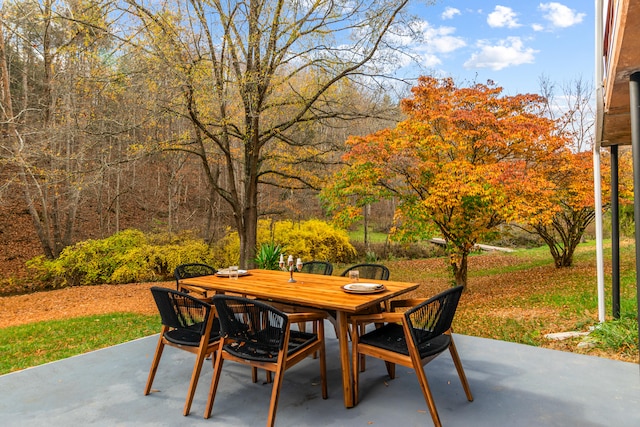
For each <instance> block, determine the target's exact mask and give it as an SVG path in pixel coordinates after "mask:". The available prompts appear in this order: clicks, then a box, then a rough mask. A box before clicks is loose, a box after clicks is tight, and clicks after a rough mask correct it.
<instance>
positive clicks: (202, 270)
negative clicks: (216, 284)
mask: <svg viewBox="0 0 640 427" xmlns="http://www.w3.org/2000/svg"><path fill="white" fill-rule="evenodd" d="M216 272H217V270H216V269H215V268H213V267H211V266H210V265H207V264H200V263H190V264H180V265H179V266H177V267H176V269H175V270H173V277H175V279H176V286H178V281H180V280H182V279H190V278H191V277H200V276H209V275H212V274H216Z"/></svg>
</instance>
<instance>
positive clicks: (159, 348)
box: [144, 328, 164, 396]
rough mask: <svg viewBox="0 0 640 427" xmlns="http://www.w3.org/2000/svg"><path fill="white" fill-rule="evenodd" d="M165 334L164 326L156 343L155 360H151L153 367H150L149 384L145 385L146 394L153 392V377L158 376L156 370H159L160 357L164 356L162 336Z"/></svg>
mask: <svg viewBox="0 0 640 427" xmlns="http://www.w3.org/2000/svg"><path fill="white" fill-rule="evenodd" d="M163 335H164V328H163V330H162V332H161V333H160V338H158V344H157V345H156V352H155V354H154V355H153V361H152V362H151V368H150V369H149V376H148V377H147V384H146V386H145V387H144V395H145V396H146V395H148V394H149V393H150V392H151V386H152V384H153V379H154V378H155V377H156V372H157V371H158V365H159V364H160V358H161V357H162V350H164V341H163V340H162V337H163Z"/></svg>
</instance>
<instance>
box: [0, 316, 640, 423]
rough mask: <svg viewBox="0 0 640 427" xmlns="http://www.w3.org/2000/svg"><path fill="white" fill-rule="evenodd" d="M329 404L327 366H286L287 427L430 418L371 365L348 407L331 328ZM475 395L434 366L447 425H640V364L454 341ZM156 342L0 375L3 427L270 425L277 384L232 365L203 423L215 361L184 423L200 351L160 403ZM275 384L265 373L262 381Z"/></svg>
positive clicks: (405, 376)
mask: <svg viewBox="0 0 640 427" xmlns="http://www.w3.org/2000/svg"><path fill="white" fill-rule="evenodd" d="M326 331H327V333H328V335H329V336H328V337H327V365H328V379H329V399H328V400H322V398H321V396H320V390H319V388H320V387H319V385H318V380H319V367H318V363H317V360H312V359H309V360H307V361H304V362H303V363H300V364H299V365H297V366H296V367H294V368H292V369H291V370H289V371H287V373H286V374H285V381H284V384H283V388H282V393H281V399H280V404H279V407H278V414H277V418H276V425H278V426H327V425H330V426H368V425H378V426H424V425H432V422H431V417H430V415H429V413H428V411H427V409H426V404H425V402H424V399H423V397H422V393H421V391H420V388H419V386H418V382H417V380H416V378H415V376H414V373H413V371H411V370H410V369H406V368H402V367H398V369H397V375H396V379H395V380H389V379H388V377H387V376H386V370H385V368H384V364H383V363H382V362H381V361H378V360H374V359H368V363H367V371H366V372H365V373H363V374H362V375H361V389H360V390H361V392H360V394H361V401H360V404H359V405H358V406H356V407H355V408H352V409H345V407H344V405H343V401H342V389H341V379H340V368H339V359H338V342H337V340H336V339H335V336H334V335H332V334H333V328H332V327H331V325H329V324H327V327H326ZM455 339H456V344H457V346H458V350H459V352H460V357H461V358H462V363H463V365H464V368H465V371H466V373H467V377H468V379H469V383H470V385H471V390H472V392H473V394H474V398H475V400H474V401H473V402H468V401H467V400H466V398H465V396H464V392H463V390H462V386H461V385H460V382H459V380H458V377H457V375H456V372H455V368H454V367H453V363H452V361H451V358H450V357H449V354H448V352H445V353H443V354H442V355H441V356H440V357H438V358H437V359H436V360H434V361H433V362H431V363H430V364H428V365H427V377H428V378H429V381H430V385H431V389H432V391H433V395H434V398H435V400H436V405H437V407H438V410H439V412H440V418H441V420H442V423H443V424H444V425H445V426H488V427H489V426H490V427H496V426H580V427H591V426H603V427H604V426H606V427H611V426H629V427H631V426H640V369H639V367H638V365H637V364H633V363H625V362H617V361H613V360H608V359H602V358H598V357H592V356H583V355H577V354H572V353H566V352H560V351H553V350H547V349H541V348H536V347H530V346H525V345H519V344H512V343H507V342H502V341H494V340H487V339H482V338H475V337H469V336H462V335H455ZM156 340H157V335H156V336H151V337H147V338H143V339H139V340H136V341H132V342H128V343H125V344H121V345H118V346H115V347H110V348H106V349H103V350H99V351H95V352H92V353H87V354H84V355H81V356H76V357H72V358H69V359H65V360H61V361H58V362H54V363H49V364H47V365H43V366H38V367H35V368H30V369H26V370H23V371H19V372H15V373H11V374H7V375H3V376H0V390H2V398H1V399H0V425H2V426H21V427H23V426H81V425H95V426H128V425H136V426H144V425H149V426H151V425H153V426H176V425H185V426H252V427H253V426H260V425H263V424H264V423H265V422H266V416H267V411H268V407H269V398H270V390H271V387H270V385H269V384H262V383H258V384H253V383H251V378H250V371H249V369H248V368H247V367H244V366H240V365H237V364H234V363H227V364H225V368H224V377H223V378H222V379H221V383H220V390H219V394H218V396H217V398H216V402H215V406H214V409H213V414H212V417H211V418H210V419H208V420H205V419H203V417H202V414H203V411H204V407H205V403H206V397H207V393H208V389H209V383H210V380H211V372H212V367H211V364H210V363H208V362H207V363H206V364H205V366H204V368H203V372H202V375H201V377H200V382H199V385H198V390H197V391H196V396H195V399H194V402H193V405H192V408H191V414H190V415H189V416H188V417H184V416H182V407H183V405H184V399H185V396H186V390H187V385H188V382H189V377H190V372H191V369H192V367H193V357H194V356H193V355H191V354H189V353H187V352H184V351H180V350H176V349H173V348H167V349H165V354H164V357H163V359H162V361H161V362H160V367H159V370H158V374H157V376H156V380H155V382H154V386H153V388H154V389H155V390H157V391H156V392H154V393H152V394H151V395H149V396H143V394H142V391H143V389H144V384H145V381H146V378H147V374H148V370H149V366H150V364H151V357H152V356H153V352H154V349H155V345H156ZM263 378H264V376H263Z"/></svg>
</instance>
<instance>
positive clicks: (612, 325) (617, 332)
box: [587, 314, 638, 355]
mask: <svg viewBox="0 0 640 427" xmlns="http://www.w3.org/2000/svg"><path fill="white" fill-rule="evenodd" d="M587 341H590V342H592V343H594V344H595V345H596V347H599V348H602V349H605V350H613V351H617V352H620V353H622V354H629V355H631V354H635V353H637V352H638V345H637V343H638V319H637V318H636V315H635V314H627V315H624V316H621V317H620V319H614V320H609V321H607V322H604V323H601V324H599V325H598V326H597V327H596V328H595V329H594V330H593V332H591V334H590V335H589V338H588V339H587Z"/></svg>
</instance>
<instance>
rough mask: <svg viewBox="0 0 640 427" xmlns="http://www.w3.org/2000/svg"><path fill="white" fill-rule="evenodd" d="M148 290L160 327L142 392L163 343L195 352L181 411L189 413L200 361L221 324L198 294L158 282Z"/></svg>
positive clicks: (214, 346) (150, 380) (155, 367)
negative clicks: (158, 284)
mask: <svg viewBox="0 0 640 427" xmlns="http://www.w3.org/2000/svg"><path fill="white" fill-rule="evenodd" d="M151 293H152V294H153V299H154V300H155V302H156V305H157V307H158V311H159V312H160V318H161V320H162V330H161V331H160V337H159V338H158V345H157V346H156V352H155V354H154V356H153V362H151V369H150V370H149V377H148V378H147V385H146V386H145V389H144V394H145V396H146V395H148V394H149V392H150V391H151V386H152V384H153V379H154V378H155V375H156V371H157V370H158V365H159V363H160V358H161V357H162V351H163V350H164V347H165V345H168V346H171V347H175V348H179V349H181V350H186V351H188V352H190V353H194V354H195V355H196V361H195V364H194V365H193V371H192V373H191V381H190V382H189V390H188V392H187V400H186V402H185V404H184V412H183V415H189V411H190V410H191V402H192V401H193V395H194V393H195V392H196V386H197V385H198V378H199V377H200V371H201V370H202V364H203V363H204V360H205V358H206V356H207V355H209V354H212V353H214V352H215V351H216V349H217V348H218V347H217V346H218V341H219V340H220V327H219V324H218V322H217V321H216V319H215V316H214V312H213V307H212V306H211V305H210V304H208V303H206V302H204V301H202V300H201V299H199V298H196V297H194V296H192V295H189V294H186V293H184V292H179V291H176V290H174V289H168V288H160V287H157V286H154V287H152V288H151Z"/></svg>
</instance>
